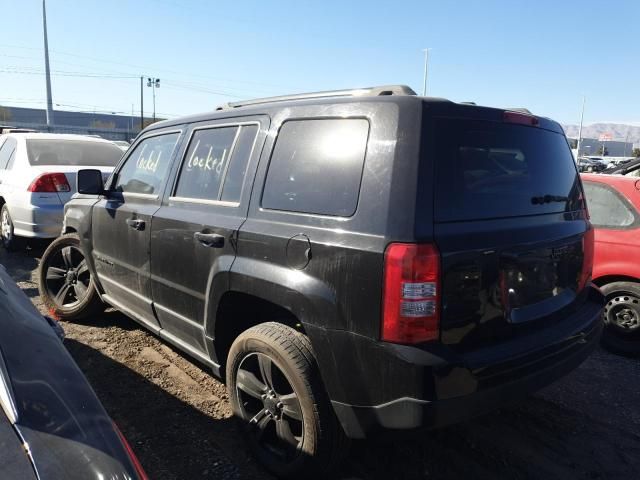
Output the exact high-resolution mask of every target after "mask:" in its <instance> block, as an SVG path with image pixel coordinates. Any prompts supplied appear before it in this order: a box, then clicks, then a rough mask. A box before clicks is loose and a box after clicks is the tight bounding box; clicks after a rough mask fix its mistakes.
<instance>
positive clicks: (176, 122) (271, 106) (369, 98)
mask: <svg viewBox="0 0 640 480" xmlns="http://www.w3.org/2000/svg"><path fill="white" fill-rule="evenodd" d="M362 91H365V94H360V93H358V92H362ZM390 91H392V92H393V93H390ZM349 92H356V93H353V94H349ZM332 93H335V95H334V96H332V95H331V94H332ZM362 103H395V104H397V105H408V104H413V105H415V104H416V103H421V104H427V105H430V106H432V107H438V108H437V110H439V111H442V110H443V109H449V108H450V109H451V112H450V113H454V112H453V111H454V110H455V112H456V113H460V112H462V111H463V110H466V111H469V110H472V109H478V111H480V110H495V111H511V112H517V113H522V114H526V115H535V114H532V113H531V112H529V111H528V110H526V109H523V108H494V107H487V106H481V105H476V104H475V103H473V102H461V103H456V102H453V101H451V100H448V99H446V98H438V97H422V96H419V95H416V94H415V92H413V91H412V90H411V89H410V88H409V87H405V86H402V85H395V86H382V87H370V88H367V89H354V90H350V91H349V90H345V91H336V92H316V93H309V94H300V95H289V96H283V97H272V98H266V99H256V100H248V101H244V102H235V103H231V104H225V105H222V106H220V107H218V108H216V109H215V110H212V111H209V112H205V113H200V114H195V115H190V116H186V117H179V118H175V119H170V120H163V121H161V122H156V123H154V124H152V125H150V126H148V127H147V128H145V129H144V130H143V132H144V133H146V132H150V131H153V130H157V129H161V128H167V127H172V126H180V125H184V124H190V123H196V122H204V121H210V120H215V119H223V118H233V117H245V116H255V115H265V114H267V115H268V114H275V113H276V112H278V111H281V110H283V109H287V108H291V107H305V106H306V107H314V106H330V105H340V104H344V105H347V104H362ZM535 116H536V117H537V118H538V119H539V120H540V126H541V127H543V128H546V129H550V130H553V131H555V132H557V133H562V134H563V135H564V130H563V129H562V127H561V126H560V124H559V123H557V122H555V121H554V120H551V119H548V118H545V117H542V116H538V115H535Z"/></svg>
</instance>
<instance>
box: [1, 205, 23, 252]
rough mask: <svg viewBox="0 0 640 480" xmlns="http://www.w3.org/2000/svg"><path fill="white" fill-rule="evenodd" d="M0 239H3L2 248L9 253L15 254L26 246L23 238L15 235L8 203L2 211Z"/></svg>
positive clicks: (3, 206)
mask: <svg viewBox="0 0 640 480" xmlns="http://www.w3.org/2000/svg"><path fill="white" fill-rule="evenodd" d="M0 237H1V238H2V246H3V247H4V248H5V249H6V250H7V251H9V252H15V251H16V250H18V249H19V248H20V247H21V246H23V245H24V243H23V242H22V238H19V237H16V236H15V234H14V233H13V220H12V219H11V215H10V214H9V208H8V207H7V204H6V203H5V204H4V205H2V210H0Z"/></svg>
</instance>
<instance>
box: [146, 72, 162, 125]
mask: <svg viewBox="0 0 640 480" xmlns="http://www.w3.org/2000/svg"><path fill="white" fill-rule="evenodd" d="M147 87H151V89H152V90H153V121H154V123H155V121H156V88H160V79H159V78H151V77H149V78H147Z"/></svg>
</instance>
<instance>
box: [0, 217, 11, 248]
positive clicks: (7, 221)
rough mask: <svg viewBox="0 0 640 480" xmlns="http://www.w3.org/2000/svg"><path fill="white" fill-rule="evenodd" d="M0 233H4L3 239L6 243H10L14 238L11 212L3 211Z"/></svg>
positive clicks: (0, 219)
mask: <svg viewBox="0 0 640 480" xmlns="http://www.w3.org/2000/svg"><path fill="white" fill-rule="evenodd" d="M0 232H1V233H2V239H3V240H4V241H5V242H10V241H11V237H12V236H13V234H12V232H11V218H10V217H9V211H8V210H7V209H4V210H3V211H2V217H1V218H0Z"/></svg>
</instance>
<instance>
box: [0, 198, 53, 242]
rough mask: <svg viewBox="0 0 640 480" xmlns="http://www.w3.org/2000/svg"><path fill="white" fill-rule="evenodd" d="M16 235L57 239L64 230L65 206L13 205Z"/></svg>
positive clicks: (12, 216)
mask: <svg viewBox="0 0 640 480" xmlns="http://www.w3.org/2000/svg"><path fill="white" fill-rule="evenodd" d="M9 212H10V213H11V219H12V220H13V230H14V235H17V236H19V237H31V238H56V237H57V236H58V235H60V231H61V229H62V219H63V217H64V205H62V204H60V205H42V206H36V205H24V206H21V205H11V206H10V209H9Z"/></svg>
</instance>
